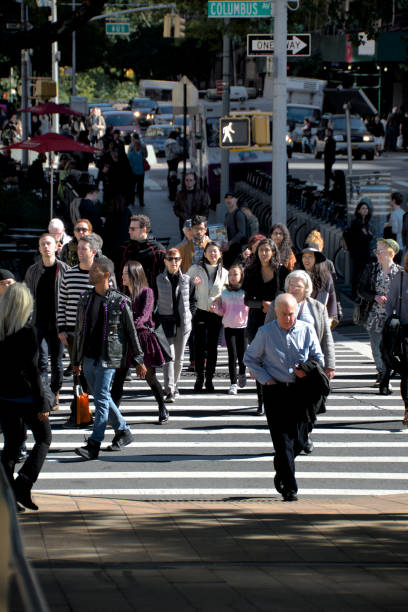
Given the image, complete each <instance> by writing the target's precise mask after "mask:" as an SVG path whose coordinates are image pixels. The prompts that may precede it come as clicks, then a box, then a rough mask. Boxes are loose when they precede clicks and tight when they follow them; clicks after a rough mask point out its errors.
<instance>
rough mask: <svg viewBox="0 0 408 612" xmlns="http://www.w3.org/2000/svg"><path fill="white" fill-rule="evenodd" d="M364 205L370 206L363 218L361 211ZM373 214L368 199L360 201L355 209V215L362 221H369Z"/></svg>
mask: <svg viewBox="0 0 408 612" xmlns="http://www.w3.org/2000/svg"><path fill="white" fill-rule="evenodd" d="M362 206H367V208H368V213H367V216H366V217H365V218H364V219H363V217H362V216H361V213H360V208H361V207H362ZM371 215H372V211H371V206H370V204H369V203H368V202H367V201H366V200H364V199H363V200H361V202H359V203H358V204H357V206H356V210H355V211H354V216H355V218H356V219H360V221H363V223H368V222H369V220H370V219H371Z"/></svg>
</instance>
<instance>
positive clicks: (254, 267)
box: [248, 238, 280, 272]
mask: <svg viewBox="0 0 408 612" xmlns="http://www.w3.org/2000/svg"><path fill="white" fill-rule="evenodd" d="M264 244H267V245H268V246H269V247H270V248H271V249H272V251H275V255H272V257H271V259H270V261H269V265H270V267H271V269H272V270H273V271H274V272H277V271H278V268H279V265H280V254H279V249H278V247H277V246H276V244H275V243H274V241H273V240H271V239H270V238H265V239H264V240H261V241H260V242H259V243H258V246H257V247H256V254H255V257H254V259H253V261H252V262H251V263H250V264H249V266H248V272H249V271H251V272H255V271H259V272H260V271H261V267H262V266H261V260H260V259H259V248H260V247H261V246H263V245H264Z"/></svg>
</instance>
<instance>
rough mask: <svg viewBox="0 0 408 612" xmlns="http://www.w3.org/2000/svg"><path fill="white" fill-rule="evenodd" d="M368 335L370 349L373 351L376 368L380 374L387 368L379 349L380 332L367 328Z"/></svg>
mask: <svg viewBox="0 0 408 612" xmlns="http://www.w3.org/2000/svg"><path fill="white" fill-rule="evenodd" d="M368 335H369V337H370V344H371V350H372V353H373V357H374V361H375V365H376V368H377V370H378V372H379V373H380V374H385V373H386V371H387V368H386V367H385V365H384V362H383V360H382V357H381V351H380V344H381V339H382V332H378V331H375V330H374V329H369V330H368Z"/></svg>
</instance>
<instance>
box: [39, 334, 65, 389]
mask: <svg viewBox="0 0 408 612" xmlns="http://www.w3.org/2000/svg"><path fill="white" fill-rule="evenodd" d="M35 331H36V334H37V342H38V346H39V347H41V343H42V341H43V340H45V342H46V345H47V348H48V353H46V352H44V350H41V349H40V352H39V358H38V367H39V370H40V373H41V377H42V379H43V381H44V383H45V384H46V385H48V356H49V357H50V360H51V385H50V386H51V391H52V392H53V393H56V392H57V391H59V390H60V389H61V387H62V383H63V380H64V376H63V372H64V366H63V365H62V356H63V354H64V345H63V344H62V342H61V341H60V339H59V338H58V332H57V328H56V327H55V326H54V325H48V326H47V325H43V324H42V325H36V326H35Z"/></svg>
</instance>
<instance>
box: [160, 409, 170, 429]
mask: <svg viewBox="0 0 408 612" xmlns="http://www.w3.org/2000/svg"><path fill="white" fill-rule="evenodd" d="M168 420H169V413H168V410H167V408H166V406H159V425H164V423H167V421H168Z"/></svg>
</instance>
